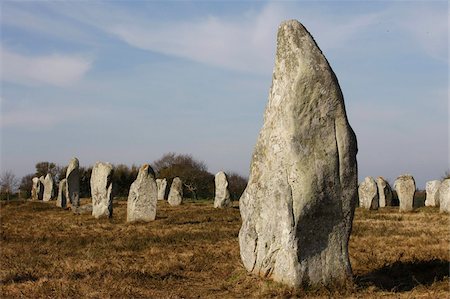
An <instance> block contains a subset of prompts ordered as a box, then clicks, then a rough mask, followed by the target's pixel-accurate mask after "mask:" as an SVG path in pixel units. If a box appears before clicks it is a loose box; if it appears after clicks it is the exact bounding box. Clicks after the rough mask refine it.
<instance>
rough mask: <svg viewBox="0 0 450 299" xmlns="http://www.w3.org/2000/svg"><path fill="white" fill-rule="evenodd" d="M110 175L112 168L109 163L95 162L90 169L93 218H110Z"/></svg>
mask: <svg viewBox="0 0 450 299" xmlns="http://www.w3.org/2000/svg"><path fill="white" fill-rule="evenodd" d="M112 175H113V167H112V165H111V164H110V163H103V162H97V163H95V165H94V167H93V168H92V174H91V196H92V216H94V217H95V218H103V217H106V218H111V217H112V212H113V196H112Z"/></svg>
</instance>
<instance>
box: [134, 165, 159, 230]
mask: <svg viewBox="0 0 450 299" xmlns="http://www.w3.org/2000/svg"><path fill="white" fill-rule="evenodd" d="M157 201H158V187H157V186H156V181H155V173H154V172H153V169H152V168H151V167H150V165H148V164H144V165H142V167H141V168H140V169H139V173H138V176H137V178H136V180H135V181H134V182H133V184H131V187H130V193H129V195H128V202H127V221H128V222H133V221H152V220H155V217H156V203H157Z"/></svg>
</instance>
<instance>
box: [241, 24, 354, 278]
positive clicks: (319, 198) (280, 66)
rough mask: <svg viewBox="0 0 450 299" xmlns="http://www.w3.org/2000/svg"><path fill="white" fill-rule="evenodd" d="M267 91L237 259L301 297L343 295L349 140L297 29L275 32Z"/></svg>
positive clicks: (341, 114)
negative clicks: (323, 292)
mask: <svg viewBox="0 0 450 299" xmlns="http://www.w3.org/2000/svg"><path fill="white" fill-rule="evenodd" d="M277 43H278V45H277V51H276V59H275V67H274V72H273V77H272V87H271V90H270V92H269V101H268V104H267V107H266V111H265V115H264V125H263V127H262V129H261V131H260V133H259V137H258V141H257V144H256V146H255V149H254V152H253V157H252V162H251V167H250V177H249V182H248V185H247V188H246V189H245V191H244V193H243V194H242V196H241V198H240V201H239V206H240V211H241V217H242V227H241V229H240V231H239V245H240V253H241V259H242V262H243V264H244V266H245V268H246V269H247V270H248V271H250V272H253V273H255V274H259V275H261V276H265V277H269V278H272V279H274V280H276V281H279V282H282V283H285V284H288V285H291V286H295V287H299V286H303V285H314V286H319V285H343V284H346V283H347V281H348V279H350V278H351V276H352V272H351V267H350V260H349V254H348V240H349V237H350V232H351V228H352V220H353V215H354V210H355V206H356V203H357V199H358V195H357V191H358V175H357V163H356V153H357V144H356V136H355V134H354V132H353V130H352V129H351V127H350V125H349V123H348V120H347V116H346V113H345V107H344V98H343V95H342V92H341V89H340V87H339V84H338V81H337V78H336V76H335V74H334V72H333V70H332V69H331V67H330V65H329V64H328V62H327V60H326V58H325V57H324V56H323V54H322V52H321V50H320V49H319V48H318V46H317V44H316V42H315V41H314V39H313V38H312V36H311V35H310V34H309V33H308V31H307V30H306V29H305V28H304V27H303V26H302V25H301V24H300V23H299V22H298V21H295V20H291V21H286V22H283V23H282V24H281V25H280V27H279V31H278V37H277Z"/></svg>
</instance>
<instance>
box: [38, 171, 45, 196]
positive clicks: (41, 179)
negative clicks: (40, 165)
mask: <svg viewBox="0 0 450 299" xmlns="http://www.w3.org/2000/svg"><path fill="white" fill-rule="evenodd" d="M44 188H45V178H44V176H41V177H39V182H38V185H37V199H38V200H43V199H44Z"/></svg>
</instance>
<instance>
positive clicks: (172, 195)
mask: <svg viewBox="0 0 450 299" xmlns="http://www.w3.org/2000/svg"><path fill="white" fill-rule="evenodd" d="M167 201H168V202H169V204H170V205H171V206H178V205H181V203H182V202H183V182H182V181H181V179H180V178H179V177H176V178H174V179H173V181H172V185H171V186H170V191H169V198H168V200H167Z"/></svg>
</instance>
